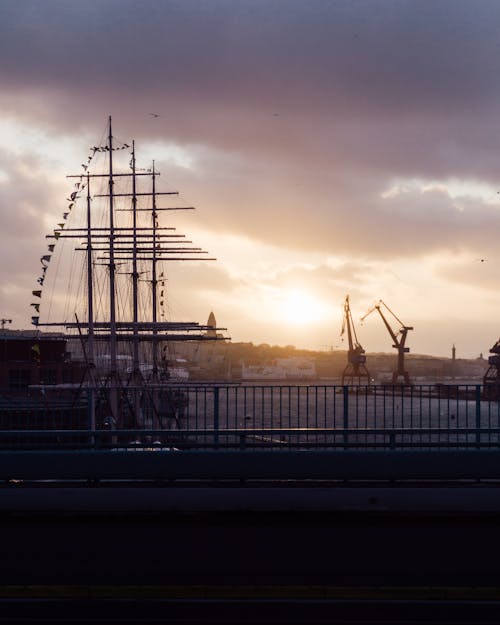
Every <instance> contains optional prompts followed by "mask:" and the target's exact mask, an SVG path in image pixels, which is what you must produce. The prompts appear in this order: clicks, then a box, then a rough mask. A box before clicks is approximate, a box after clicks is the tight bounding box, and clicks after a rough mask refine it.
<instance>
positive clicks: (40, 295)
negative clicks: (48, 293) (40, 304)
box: [31, 291, 42, 297]
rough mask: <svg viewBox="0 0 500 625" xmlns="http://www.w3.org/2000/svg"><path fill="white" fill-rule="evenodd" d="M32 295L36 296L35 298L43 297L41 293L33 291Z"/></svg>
mask: <svg viewBox="0 0 500 625" xmlns="http://www.w3.org/2000/svg"><path fill="white" fill-rule="evenodd" d="M31 294H32V295H34V296H35V297H42V292H41V291H31Z"/></svg>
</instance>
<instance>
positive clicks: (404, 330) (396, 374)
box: [361, 300, 413, 384]
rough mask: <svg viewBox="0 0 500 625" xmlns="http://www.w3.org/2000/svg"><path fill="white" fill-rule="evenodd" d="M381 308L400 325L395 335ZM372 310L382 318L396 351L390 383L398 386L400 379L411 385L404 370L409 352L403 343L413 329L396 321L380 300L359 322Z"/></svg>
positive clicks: (387, 307) (398, 320)
mask: <svg viewBox="0 0 500 625" xmlns="http://www.w3.org/2000/svg"><path fill="white" fill-rule="evenodd" d="M382 306H383V307H384V308H385V309H386V310H387V311H388V312H389V313H390V314H391V315H392V316H393V317H394V319H396V321H397V322H398V323H399V324H400V325H401V327H400V329H399V330H398V331H397V333H396V331H395V330H393V329H392V328H391V326H390V324H389V322H388V321H387V319H386V317H385V315H384V313H383V312H382ZM374 310H376V311H377V312H378V314H379V315H380V317H381V318H382V321H383V322H384V325H385V327H386V328H387V331H388V332H389V334H390V335H391V338H392V340H393V345H392V346H393V347H394V348H395V349H397V350H398V360H397V367H396V370H395V371H393V372H392V383H393V384H398V383H399V381H400V379H401V378H402V379H403V384H411V382H410V376H409V375H408V372H407V371H406V369H405V354H406V353H408V352H409V351H410V348H409V347H405V342H406V336H407V334H408V332H409V330H413V327H412V326H405V325H404V323H403V322H402V321H401V320H400V319H398V317H396V315H395V314H394V313H393V312H392V310H391V309H390V308H389V306H387V304H385V303H384V302H383V301H382V300H380V301H379V303H378V304H375V306H374V307H373V308H370V310H369V311H368V312H367V313H366V315H364V316H363V317H361V321H364V320H365V319H366V318H367V317H368V315H370V314H371V313H372V312H373V311H374Z"/></svg>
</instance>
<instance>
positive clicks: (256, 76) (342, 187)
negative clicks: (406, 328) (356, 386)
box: [0, 0, 500, 357]
mask: <svg viewBox="0 0 500 625" xmlns="http://www.w3.org/2000/svg"><path fill="white" fill-rule="evenodd" d="M0 34H1V36H0V59H1V62H0V84H1V85H2V88H1V90H0V219H1V221H0V246H1V249H2V263H1V264H0V316H1V317H2V318H5V319H12V320H13V323H12V324H11V325H10V326H9V327H11V328H29V327H30V318H31V315H32V314H33V309H32V308H30V303H32V302H33V297H32V290H33V289H36V288H37V284H36V278H37V277H38V276H39V274H40V257H41V256H42V255H44V254H46V249H47V248H46V246H47V241H46V239H45V235H46V234H47V233H50V232H51V230H52V229H53V228H54V227H56V224H57V222H59V221H60V219H61V214H62V213H63V212H64V211H65V210H66V206H67V199H66V198H67V197H68V195H69V194H70V193H71V189H72V184H73V182H72V181H70V180H68V179H67V178H66V175H68V174H74V173H79V172H80V167H81V163H82V162H83V159H85V158H86V157H87V155H88V154H89V149H90V147H91V146H93V145H96V143H98V142H99V141H100V140H101V138H102V136H103V133H104V132H105V127H106V123H107V119H108V116H109V115H112V117H113V134H114V136H115V137H116V138H117V141H118V140H119V141H122V142H128V143H130V142H131V140H132V139H135V142H136V148H137V154H138V156H137V158H138V161H140V162H141V163H143V166H144V167H146V166H149V164H150V162H151V159H153V158H154V159H155V162H156V166H157V167H158V169H159V170H160V171H161V172H162V177H161V178H160V183H159V184H160V185H161V186H163V187H164V188H167V187H168V188H173V189H177V190H179V192H180V193H181V195H182V198H183V199H184V200H185V201H186V203H187V205H193V206H195V207H196V209H197V210H196V211H189V212H186V213H175V214H173V213H172V214H171V215H169V220H171V225H172V226H175V227H177V228H179V230H180V231H181V232H186V233H187V234H188V235H189V238H190V239H192V240H193V241H194V242H195V243H196V244H197V245H200V246H202V247H203V248H204V249H206V250H207V251H208V252H209V254H210V256H213V257H216V258H217V261H216V262H206V263H178V264H176V265H174V263H171V264H169V266H168V312H169V317H170V318H171V319H172V320H179V321H180V320H185V321H187V320H189V321H199V322H202V323H204V322H206V319H207V318H208V314H209V312H210V311H211V310H213V311H214V313H215V316H216V319H217V323H218V325H220V326H222V327H225V328H227V332H226V334H227V335H229V336H230V337H231V338H232V339H233V340H234V341H252V342H254V343H257V344H258V343H269V344H273V345H290V344H291V345H295V346H297V347H301V348H310V349H331V348H334V349H337V348H338V349H342V348H345V341H344V342H343V340H342V338H341V337H340V328H341V323H342V308H343V302H344V299H345V296H346V295H347V294H349V295H350V302H351V308H352V313H353V318H354V320H355V322H356V324H357V331H358V338H359V340H360V342H361V343H362V345H363V347H364V348H365V349H366V350H367V351H385V352H389V351H391V344H392V340H391V338H390V336H389V334H388V332H387V331H386V329H385V327H384V326H383V323H382V320H381V319H380V318H379V317H378V316H377V314H376V313H374V314H371V315H370V316H369V317H368V318H367V319H366V320H365V321H364V322H363V324H361V323H360V321H359V320H360V317H361V316H362V315H363V314H364V313H366V312H367V311H368V310H369V309H370V308H372V307H373V305H374V304H375V303H376V302H378V301H379V300H380V299H382V300H383V301H384V302H386V303H387V304H388V305H389V307H390V308H391V309H392V310H393V311H394V312H395V313H396V314H397V316H398V317H399V318H400V319H401V320H402V321H403V322H404V323H405V325H410V326H413V327H414V330H413V331H412V332H411V333H410V334H409V336H408V339H407V345H408V346H409V347H410V349H411V352H412V353H420V354H432V355H437V356H449V355H450V354H451V347H452V345H453V344H455V345H456V347H457V356H458V357H477V356H479V354H480V353H483V354H486V353H487V352H488V350H489V348H490V347H491V346H492V345H493V343H494V342H495V341H496V340H497V339H498V337H499V335H500V316H499V312H500V288H499V287H500V275H499V270H498V261H499V251H498V235H499V233H500V81H499V80H498V77H499V76H500V3H498V2H497V1H496V0H475V1H474V2H470V1H469V0H418V1H416V0H406V1H405V0H343V1H336V0H328V1H326V0H311V1H310V2H304V0H265V1H264V0H210V1H208V0H178V1H174V0H172V1H169V0H163V1H160V0H88V1H87V2H77V1H75V0H44V2H40V1H39V0H23V1H22V2H19V1H18V0H0ZM152 112H153V113H155V114H156V115H157V117H155V116H152V115H151V114H150V113H152ZM53 271H54V270H53V268H52V266H51V267H50V268H49V270H48V275H49V274H50V273H51V272H53ZM42 300H43V304H42V308H41V314H42V316H43V314H48V309H47V307H49V308H50V304H49V303H47V301H46V293H45V292H44V293H43V298H42ZM44 307H45V309H44ZM394 323H395V326H394V327H395V329H396V330H397V329H398V327H399V326H398V324H397V322H395V321H394Z"/></svg>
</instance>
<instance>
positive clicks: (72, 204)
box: [68, 202, 75, 210]
mask: <svg viewBox="0 0 500 625" xmlns="http://www.w3.org/2000/svg"><path fill="white" fill-rule="evenodd" d="M74 205H75V203H74V202H71V204H68V209H69V210H71V209H72V208H73V206H74Z"/></svg>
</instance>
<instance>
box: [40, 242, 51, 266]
mask: <svg viewBox="0 0 500 625" xmlns="http://www.w3.org/2000/svg"><path fill="white" fill-rule="evenodd" d="M49 248H50V245H49ZM51 258H52V257H51V255H50V254H45V256H42V258H40V262H41V263H42V265H43V264H44V263H50V259H51ZM44 266H45V265H44Z"/></svg>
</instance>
